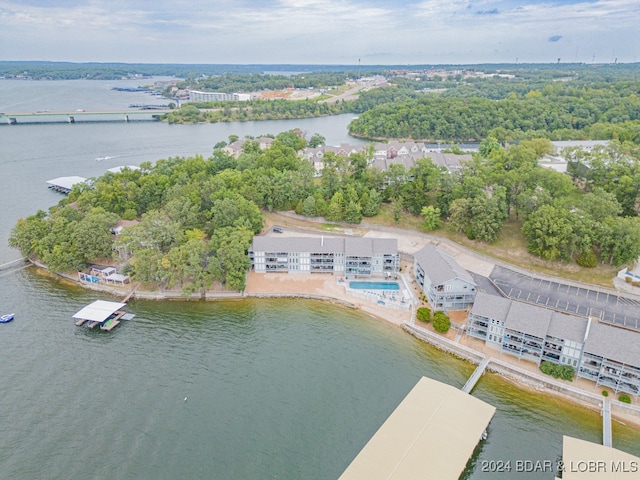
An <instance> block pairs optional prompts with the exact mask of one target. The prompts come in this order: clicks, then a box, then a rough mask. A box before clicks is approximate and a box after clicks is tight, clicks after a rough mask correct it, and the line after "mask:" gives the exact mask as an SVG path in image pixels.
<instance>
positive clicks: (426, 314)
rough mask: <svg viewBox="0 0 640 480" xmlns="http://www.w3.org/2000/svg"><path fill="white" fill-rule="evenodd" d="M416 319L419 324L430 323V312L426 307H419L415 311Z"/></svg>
mask: <svg viewBox="0 0 640 480" xmlns="http://www.w3.org/2000/svg"><path fill="white" fill-rule="evenodd" d="M416 318H417V319H418V320H420V321H421V322H429V321H431V310H430V309H428V308H427V307H420V308H418V310H417V311H416Z"/></svg>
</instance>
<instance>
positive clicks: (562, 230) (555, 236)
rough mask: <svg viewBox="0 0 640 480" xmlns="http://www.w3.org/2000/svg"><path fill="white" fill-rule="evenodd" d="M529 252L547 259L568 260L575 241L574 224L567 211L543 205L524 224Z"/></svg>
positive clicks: (523, 230) (523, 228)
mask: <svg viewBox="0 0 640 480" xmlns="http://www.w3.org/2000/svg"><path fill="white" fill-rule="evenodd" d="M522 233H524V235H525V237H527V242H528V243H527V248H528V250H529V252H531V253H533V254H534V255H538V256H539V257H542V258H544V259H546V260H558V259H563V260H568V259H569V258H570V255H571V250H572V245H573V242H574V232H573V224H572V222H571V219H570V218H569V213H568V212H567V211H564V210H561V209H559V208H557V207H555V206H553V205H543V206H542V207H540V208H539V209H538V210H537V211H536V212H533V213H532V214H531V215H529V217H528V218H527V221H526V222H524V224H523V225H522Z"/></svg>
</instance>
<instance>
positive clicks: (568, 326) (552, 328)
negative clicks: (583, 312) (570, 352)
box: [547, 312, 588, 344]
mask: <svg viewBox="0 0 640 480" xmlns="http://www.w3.org/2000/svg"><path fill="white" fill-rule="evenodd" d="M587 322H588V320H587V319H586V318H583V317H576V316H575V315H567V314H566V313H560V312H553V313H552V314H551V323H550V324H549V330H547V335H549V336H551V337H555V338H562V339H564V340H571V341H572V342H578V343H580V344H582V343H583V342H584V334H585V333H586V331H587Z"/></svg>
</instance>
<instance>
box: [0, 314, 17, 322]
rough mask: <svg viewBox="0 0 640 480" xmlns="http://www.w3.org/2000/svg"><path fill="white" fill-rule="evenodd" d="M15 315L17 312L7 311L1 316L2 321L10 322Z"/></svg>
mask: <svg viewBox="0 0 640 480" xmlns="http://www.w3.org/2000/svg"><path fill="white" fill-rule="evenodd" d="M15 316H16V314H15V313H5V314H4V315H2V316H0V323H9V322H10V321H11V320H13V317H15Z"/></svg>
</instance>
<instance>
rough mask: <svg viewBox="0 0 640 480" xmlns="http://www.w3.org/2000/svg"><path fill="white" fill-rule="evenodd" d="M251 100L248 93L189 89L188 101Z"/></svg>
mask: <svg viewBox="0 0 640 480" xmlns="http://www.w3.org/2000/svg"><path fill="white" fill-rule="evenodd" d="M248 100H251V95H249V94H248V93H224V92H201V91H199V90H189V101H190V102H242V101H244V102H246V101H248Z"/></svg>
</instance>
